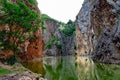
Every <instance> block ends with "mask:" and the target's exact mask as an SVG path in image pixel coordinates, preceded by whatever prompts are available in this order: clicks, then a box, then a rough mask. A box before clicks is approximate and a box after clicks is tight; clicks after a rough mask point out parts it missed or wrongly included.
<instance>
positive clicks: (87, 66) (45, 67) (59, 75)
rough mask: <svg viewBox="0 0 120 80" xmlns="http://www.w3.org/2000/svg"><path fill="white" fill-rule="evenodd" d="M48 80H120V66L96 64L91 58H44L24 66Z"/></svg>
mask: <svg viewBox="0 0 120 80" xmlns="http://www.w3.org/2000/svg"><path fill="white" fill-rule="evenodd" d="M23 65H24V66H25V67H26V68H28V69H30V70H31V71H33V72H35V73H38V74H42V75H43V76H44V77H45V78H46V79H47V80H120V77H119V75H120V66H119V65H115V64H102V63H94V62H93V61H92V59H91V58H89V57H79V56H76V57H74V56H64V57H63V56H62V57H44V58H43V60H41V61H33V62H28V63H24V64H23Z"/></svg>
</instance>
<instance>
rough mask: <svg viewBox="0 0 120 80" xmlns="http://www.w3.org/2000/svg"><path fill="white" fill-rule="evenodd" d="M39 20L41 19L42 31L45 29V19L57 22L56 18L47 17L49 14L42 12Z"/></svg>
mask: <svg viewBox="0 0 120 80" xmlns="http://www.w3.org/2000/svg"><path fill="white" fill-rule="evenodd" d="M40 20H41V27H42V31H44V30H45V29H46V25H45V21H46V20H50V21H53V22H58V21H57V20H55V19H53V18H51V17H49V16H48V15H46V14H42V15H41V18H40Z"/></svg>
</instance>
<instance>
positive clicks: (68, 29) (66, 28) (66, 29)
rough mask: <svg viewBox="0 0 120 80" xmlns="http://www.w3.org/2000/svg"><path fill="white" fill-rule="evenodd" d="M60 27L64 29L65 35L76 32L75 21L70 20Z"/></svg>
mask: <svg viewBox="0 0 120 80" xmlns="http://www.w3.org/2000/svg"><path fill="white" fill-rule="evenodd" d="M59 29H60V30H62V31H63V33H64V34H65V35H67V36H71V35H73V34H74V32H75V23H74V22H72V21H71V20H69V21H68V23H67V24H61V25H60V28H59Z"/></svg>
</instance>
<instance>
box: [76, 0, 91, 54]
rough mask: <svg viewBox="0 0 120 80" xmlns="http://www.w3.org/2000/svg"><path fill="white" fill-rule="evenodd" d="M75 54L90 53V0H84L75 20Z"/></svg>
mask: <svg viewBox="0 0 120 80" xmlns="http://www.w3.org/2000/svg"><path fill="white" fill-rule="evenodd" d="M76 25H77V26H76V48H77V51H76V53H77V54H78V55H83V54H89V53H90V52H91V51H92V42H91V38H92V37H91V36H92V28H91V27H90V0H84V3H83V7H82V8H81V10H80V12H79V13H78V15H77V20H76Z"/></svg>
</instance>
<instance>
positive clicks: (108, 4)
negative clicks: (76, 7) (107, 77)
mask: <svg viewBox="0 0 120 80" xmlns="http://www.w3.org/2000/svg"><path fill="white" fill-rule="evenodd" d="M119 3H120V1H119V0H85V1H84V4H83V7H82V9H81V10H80V12H79V14H78V15H77V28H76V31H77V33H76V34H77V35H76V40H77V41H76V44H77V53H78V55H81V54H85V53H88V54H92V55H93V59H94V60H98V61H105V62H112V60H115V59H119V58H120V49H119V48H120V45H119V44H120V41H119V39H120V36H119V33H120V31H119V27H120V25H119V24H120V18H119V9H120V4H119Z"/></svg>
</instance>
